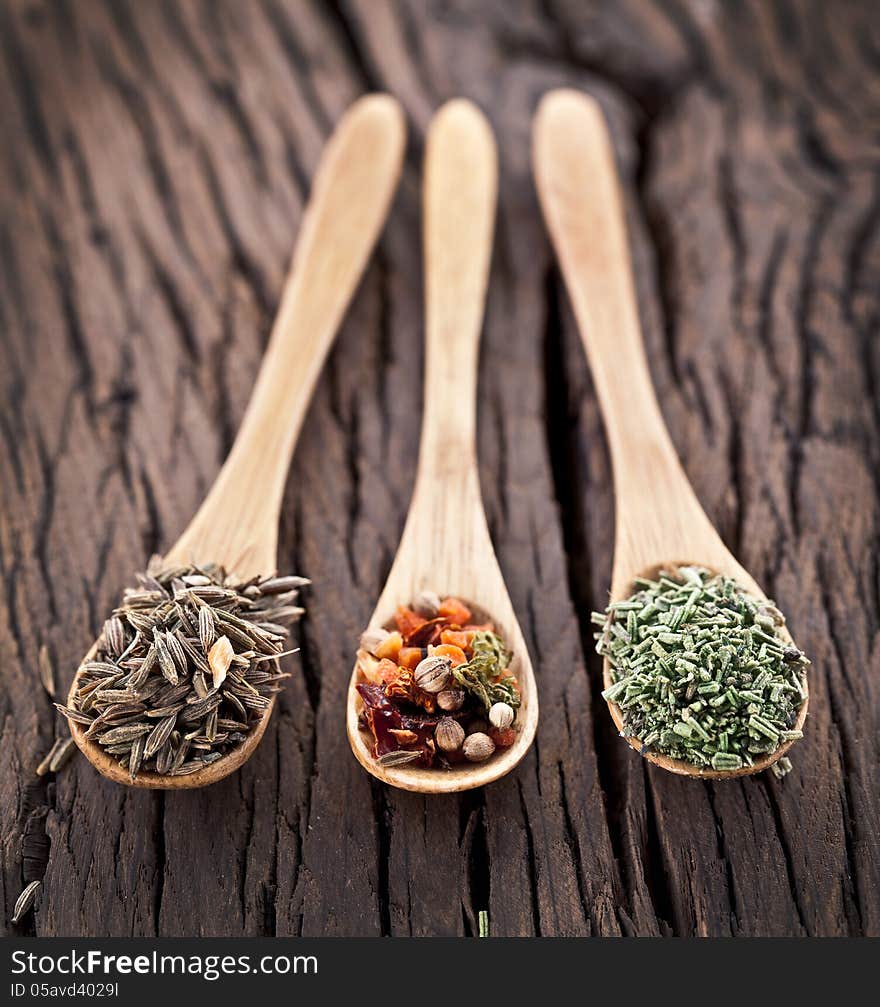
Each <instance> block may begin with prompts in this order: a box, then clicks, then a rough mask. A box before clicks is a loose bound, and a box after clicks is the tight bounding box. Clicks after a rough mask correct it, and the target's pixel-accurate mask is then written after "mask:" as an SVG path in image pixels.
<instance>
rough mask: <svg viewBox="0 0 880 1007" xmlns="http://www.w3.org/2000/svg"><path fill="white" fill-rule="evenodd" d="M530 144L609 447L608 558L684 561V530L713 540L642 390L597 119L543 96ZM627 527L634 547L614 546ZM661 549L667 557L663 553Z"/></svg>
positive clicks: (629, 282)
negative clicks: (611, 512) (634, 536)
mask: <svg viewBox="0 0 880 1007" xmlns="http://www.w3.org/2000/svg"><path fill="white" fill-rule="evenodd" d="M533 140H534V149H533V159H534V172H535V179H536V184H537V188H538V195H539V198H540V202H541V207H542V209H543V212H544V218H545V220H546V223H547V228H548V230H549V232H550V237H551V239H552V242H553V246H554V248H555V250H556V254H557V257H558V259H559V262H560V265H561V268H562V274H563V276H564V278H565V284H566V287H567V288H568V293H569V296H570V298H571V302H572V306H573V308H574V313H575V317H576V319H577V323H578V328H579V330H580V334H581V339H582V341H583V344H584V348H585V350H586V353H587V358H588V360H589V362H590V368H591V370H592V372H593V379H594V382H595V385H596V390H597V393H598V396H599V402H600V405H601V407H602V415H603V418H604V420H605V429H606V432H607V435H608V442H609V445H610V449H611V457H612V464H613V468H614V484H615V491H616V500H617V529H618V554H620V547H621V545H623V546H624V552H625V554H626V559H627V560H628V561H633V562H636V563H638V562H639V560H640V558H646V559H647V561H649V562H650V561H651V559H653V558H655V557H656V558H658V559H663V558H666V559H682V560H685V559H688V558H689V557H688V556H684V555H682V556H677V555H675V553H676V552H677V551H679V550H682V549H687V548H688V547H689V542H691V541H692V536H691V535H690V534H689V531H688V530H689V529H690V530H691V531H693V532H695V531H696V530H697V529H699V531H700V534H702V535H705V536H708V537H709V538H710V539H711V540H712V547H713V553H714V551H715V550H716V547H717V546H720V542H719V541H718V540H717V535H716V534H715V532H714V530H712V529H711V526H710V525H709V522H708V519H707V518H706V516H705V514H704V513H703V511H702V508H701V507H700V504H699V502H698V501H697V499H696V497H695V496H694V493H693V490H692V489H691V486H690V484H689V483H688V481H687V477H686V476H685V474H684V471H683V469H682V467H681V464H680V462H679V460H678V456H677V455H676V452H675V448H674V446H673V444H672V441H671V439H670V437H669V434H668V432H667V429H666V425H665V423H664V421H663V415H662V413H661V412H660V407H659V405H658V403H657V398H656V396H655V394H654V388H653V385H652V383H651V375H650V371H649V369H648V363H647V359H646V357H645V349H644V345H643V343H642V335H641V329H640V327H639V316H638V309H637V307H636V297H635V290H634V286H633V279H632V266H631V263H630V255H629V246H628V243H627V235H626V225H625V222H624V212H623V202H622V199H621V196H620V190H619V188H618V184H617V175H616V171H615V165H614V151H613V148H612V146H611V141H610V138H609V136H608V130H607V128H606V126H605V121H604V118H603V116H602V112H601V111H600V109H599V106H598V104H597V103H596V102H595V101H594V100H593V99H592V98H589V97H588V96H587V95H584V94H581V93H580V92H577V91H572V90H560V91H553V92H551V93H549V94H548V95H546V96H545V97H544V98H543V99H542V101H541V104H540V106H539V108H538V112H537V114H536V117H535V124H534V136H533ZM634 529H638V532H639V534H640V541H639V542H638V543H629V544H627V543H621V541H620V539H621V537H622V536H626V535H629V534H631V533H632V532H633V530H634ZM721 548H722V549H723V546H721ZM667 549H669V550H671V553H666V555H665V556H664V550H667ZM690 558H693V557H690ZM697 558H699V557H697ZM707 558H709V557H707ZM616 567H617V564H615V568H616Z"/></svg>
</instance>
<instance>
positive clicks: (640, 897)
mask: <svg viewBox="0 0 880 1007" xmlns="http://www.w3.org/2000/svg"><path fill="white" fill-rule="evenodd" d="M871 15H872V9H871V5H870V4H869V3H857V2H848V3H845V4H840V5H835V9H834V12H833V14H832V12H831V11H830V9H829V6H828V5H824V4H821V3H818V2H807V0H804V2H789V0H775V2H772V3H758V2H754V3H743V4H736V5H722V4H705V3H697V2H686V0H655V2H641V0H627V2H623V3H619V4H614V5H607V4H592V3H589V4H584V3H579V2H574V0H547V2H543V3H539V2H537V0H535V2H531V0H518V2H516V3H509V2H504V3H502V2H500V0H499V2H498V3H481V4H479V5H475V4H470V3H464V2H442V3H441V2H428V3H426V2H415V0H379V2H375V0H369V2H367V0H340V2H338V3H323V2H321V3H319V2H317V0H248V3H245V4H242V3H235V2H232V0H222V2H212V3H202V2H199V0H150V2H147V3H134V2H131V0H86V2H81V3H76V4H71V3H64V2H61V0H12V2H9V3H7V4H5V5H4V6H3V7H2V8H0V95H2V97H0V109H2V115H3V121H4V125H5V127H6V133H7V135H8V136H9V137H11V141H10V142H8V143H7V144H5V145H4V146H3V149H2V151H0V333H2V336H0V380H2V398H0V487H2V513H3V521H2V525H0V573H2V578H0V661H2V664H3V668H4V674H3V677H2V681H0V703H2V711H3V718H2V722H0V732H2V738H0V740H2V744H0V847H2V850H3V855H2V897H3V902H4V905H5V907H6V912H5V914H4V926H6V927H8V918H9V916H10V915H11V908H12V906H13V904H14V902H15V899H16V897H17V895H18V893H19V891H20V890H21V887H22V886H23V885H24V884H25V883H27V882H29V881H31V880H34V879H37V878H42V879H43V881H44V896H43V901H42V904H41V906H40V908H39V909H38V911H37V912H36V914H34V915H33V916H29V917H28V918H27V919H26V920H25V921H23V923H22V924H21V925H20V926H18V927H14V928H9V932H11V933H16V934H38V935H51V934H94V935H98V934H113V935H125V934H146V935H150V934H166V935H170V934H182V933H186V934H196V933H198V934H205V935H213V934H217V935H220V934H278V935H288V934H308V935H313V934H365V935H366V934H387V933H392V934H420V935H423V934H470V933H473V932H474V931H475V929H476V915H477V912H478V911H479V910H481V909H486V908H488V909H489V911H490V917H491V920H492V929H493V932H494V933H496V934H517V935H519V934H522V935H527V934H533V933H540V934H545V935H554V934H620V933H622V934H680V935H688V934H748V935H754V934H811V935H834V934H877V933H878V932H880V853H878V842H877V836H878V834H880V795H878V789H877V772H878V768H880V765H878V764H880V759H878V710H880V647H878V628H880V589H878V569H880V565H878V559H880V553H878V542H880V536H878V526H880V513H878V500H880V482H878V479H877V472H878V471H880V464H878V443H880V437H878V434H880V350H878V341H877V338H876V334H877V323H878V319H880V306H878V294H877V291H878V283H877V280H878V274H880V239H878V226H877V225H878V219H880V213H878V206H880V203H878V191H880V180H878V149H877V145H876V135H877V125H878V112H880V109H878V103H877V100H876V97H875V95H876V88H873V89H872V87H871V84H872V83H873V82H876V78H877V51H878V43H877V35H876V18H872V16H871ZM560 85H571V86H576V87H582V88H585V89H587V90H589V91H591V92H592V93H594V94H596V95H597V96H598V97H599V99H600V101H602V103H603V105H604V107H605V108H606V111H607V113H608V115H609V119H610V122H611V126H612V132H613V135H614V139H615V143H616V146H617V150H618V155H619V160H620V166H621V172H622V180H623V184H624V190H625V194H626V198H627V204H628V208H629V217H630V227H631V237H632V246H633V256H634V262H635V267H636V277H637V285H638V290H639V298H640V307H641V311H642V318H643V324H644V328H645V337H646V341H647V344H648V350H649V356H650V360H651V366H652V372H653V375H654V379H655V382H656V385H657V388H658V392H659V394H660V398H661V403H662V407H663V412H664V415H665V416H666V419H667V421H668V423H669V426H670V430H671V433H672V436H673V439H674V441H675V443H676V446H677V447H678V449H679V451H680V453H681V456H682V459H683V461H684V463H685V466H686V468H687V471H688V474H689V475H690V477H691V479H692V480H693V483H694V486H695V488H696V491H697V493H698V495H699V496H700V499H701V500H702V502H703V503H704V505H705V507H706V509H707V511H708V513H709V514H710V516H711V517H712V519H713V520H714V521H715V523H716V525H717V526H718V528H719V530H720V531H721V533H722V535H723V536H724V538H725V541H726V542H727V543H728V544H729V545H730V547H731V548H732V549H733V550H734V551H735V552H736V553H737V554H738V555H739V557H740V558H741V559H742V561H743V562H744V564H745V565H746V566H747V567H749V569H751V570H752V571H753V572H754V573H755V575H756V577H757V578H758V579H759V580H760V581H761V582H762V583H764V584H765V585H766V586H767V587H768V589H769V590H770V591H771V593H773V594H775V596H776V597H777V600H778V601H779V602H780V604H781V605H782V606H783V608H784V609H785V610H786V611H787V612H788V613H789V617H790V622H791V625H792V627H793V630H794V632H795V635H796V637H797V639H798V640H799V641H800V642H802V645H803V646H804V647H805V649H807V650H808V652H809V653H810V654H811V656H812V657H813V659H814V667H813V670H812V680H811V681H812V688H813V703H812V706H811V717H810V721H809V725H808V726H809V734H808V736H807V739H806V740H805V741H804V742H803V743H802V744H801V745H799V746H798V747H797V748H796V750H795V760H794V761H795V769H794V771H793V773H792V774H791V775H790V776H789V777H787V778H786V779H784V780H782V781H777V780H774V779H772V778H771V779H766V780H764V779H757V780H744V781H741V782H736V783H727V784H708V783H706V784H693V783H690V782H687V781H683V780H678V779H673V778H671V777H669V776H666V775H664V774H662V773H660V772H659V771H656V770H654V769H648V768H647V767H646V766H645V765H643V764H642V763H641V762H640V761H639V760H638V759H637V757H635V756H634V755H633V754H632V753H631V752H630V751H629V750H628V749H627V748H626V746H624V745H623V744H622V743H621V742H620V741H619V739H618V738H617V737H616V736H615V734H614V731H613V727H612V724H611V721H610V719H609V718H608V716H607V714H606V713H605V710H604V704H603V703H602V701H601V697H600V696H599V692H600V688H601V687H600V684H599V683H600V675H599V671H600V669H599V664H598V662H597V660H596V658H595V655H594V654H593V652H592V639H591V631H590V626H589V611H590V609H591V608H592V607H596V606H600V605H601V604H602V602H603V599H604V597H605V592H606V591H607V587H608V581H609V572H610V563H611V552H612V548H613V516H612V515H613V509H612V508H613V495H612V490H611V484H610V470H609V464H608V458H607V454H606V450H605V445H604V438H603V432H602V426H601V419H600V417H599V414H598V410H597V406H596V401H595V397H594V395H593V391H592V387H591V383H590V378H589V374H588V371H587V367H586V363H585V360H584V357H583V353H582V351H581V349H580V345H579V341H578V338H577V334H576V331H575V329H574V326H573V322H572V319H571V315H570V312H569V309H568V305H567V302H566V299H565V295H564V291H563V289H562V285H561V282H560V279H559V276H558V273H557V270H556V267H555V265H554V263H553V259H552V255H551V252H550V249H549V247H548V244H547V240H546V237H545V235H544V231H543V227H542V224H541V221H540V216H539V213H538V209H537V205H536V201H535V197H534V191H533V185H532V182H531V176H530V166H529V120H530V116H531V113H532V111H533V109H534V107H535V104H536V103H537V101H538V99H539V97H540V95H541V93H543V91H544V90H546V89H548V88H551V87H556V86H560ZM370 89H385V90H388V91H391V92H392V93H395V94H397V95H398V96H399V97H400V99H401V100H402V102H403V103H404V105H405V107H406V110H407V112H408V115H409V118H410V125H411V130H412V137H411V147H410V155H409V158H408V162H407V168H406V172H405V176H404V179H403V183H402V186H401V191H400V193H399V196H398V198H397V200H396V203H395V207H394V211H393V214H392V216H391V219H390V220H389V224H388V228H387V231H386V234H385V236H384V238H383V240H382V242H381V245H380V248H379V250H378V252H377V255H376V257H375V260H374V262H373V263H372V264H371V266H370V269H369V271H368V274H367V276H366V278H365V281H364V284H363V286H362V289H361V291H360V292H359V294H358V296H357V298H356V301H355V303H354V305H353V308H352V311H351V313H350V315H349V318H348V319H347V321H346V323H345V326H344V329H343V332H342V333H341V335H340V338H339V342H338V344H337V346H336V348H335V349H334V351H333V353H332V355H331V358H330V360H329V362H328V365H327V368H326V371H325V373H324V375H323V376H322V379H321V382H320V384H319V387H318V389H317V392H316V395H315V401H314V403H313V405H312V408H311V410H310V412H309V416H308V418H307V421H306V424H305V426H304V429H303V433H302V438H301V442H300V445H299V448H298V450H297V454H296V457H295V459H294V464H293V467H292V471H291V477H290V482H289V487H288V493H287V497H286V501H285V514H284V520H283V527H282V548H281V555H280V559H279V561H280V564H281V565H282V566H284V567H289V568H291V569H295V570H297V571H298V572H301V573H303V574H305V575H307V576H309V577H311V578H312V580H313V582H314V583H313V586H312V588H311V589H309V592H308V595H307V598H306V601H307V605H308V615H307V618H306V619H305V621H304V622H303V624H302V625H301V627H300V629H299V636H300V643H301V644H302V647H303V650H302V654H301V655H300V658H299V659H297V660H296V661H295V662H294V665H293V667H294V669H295V671H296V674H295V676H294V678H293V679H292V681H291V683H290V686H289V688H288V689H287V691H286V692H285V694H284V695H283V697H282V699H281V701H280V704H279V709H278V711H277V713H276V715H275V717H274V720H273V723H272V725H271V726H270V728H269V730H268V731H267V735H266V739H265V741H264V742H263V744H262V745H261V747H260V749H259V750H258V753H257V755H256V756H255V757H254V759H253V760H252V762H251V763H249V764H248V765H247V766H246V767H245V768H244V769H243V770H242V771H241V772H240V773H239V774H237V775H236V776H235V777H234V778H232V779H229V780H226V781H224V782H222V783H221V784H218V785H217V786H215V787H213V788H211V789H210V790H207V791H205V792H203V793H196V794H190V793H175V794H169V795H167V796H164V795H161V794H149V793H130V794H129V793H123V792H122V791H120V790H119V789H118V788H115V787H113V786H112V785H111V784H109V783H107V782H106V781H103V780H101V779H100V778H98V777H97V776H96V775H95V773H94V772H93V771H92V770H91V769H90V767H88V766H86V765H85V764H84V763H82V762H76V763H74V764H72V765H71V766H69V767H68V768H67V770H65V771H64V772H63V773H61V774H59V775H58V777H57V779H51V778H43V779H42V780H38V779H37V778H36V777H35V776H34V775H33V769H34V767H35V766H36V764H37V762H38V761H39V759H40V758H41V756H42V755H43V754H44V752H45V750H46V749H47V748H48V746H49V745H50V744H51V742H52V738H53V736H54V734H55V732H56V731H57V730H59V728H60V725H59V724H58V723H57V721H56V719H55V717H54V715H53V712H52V708H51V705H50V703H49V701H48V698H47V697H46V696H45V695H44V694H43V693H42V691H41V689H40V688H39V686H38V684H37V683H38V681H39V679H38V670H37V669H38V654H39V650H40V647H41V646H43V645H45V646H47V647H48V648H49V651H50V653H51V654H52V656H53V659H54V660H55V662H56V664H57V668H58V679H59V683H60V684H61V686H62V687H63V686H66V685H67V683H68V682H69V680H70V677H71V675H72V670H73V667H74V665H75V663H76V661H77V660H78V658H79V656H80V655H81V653H82V652H83V650H84V649H85V647H86V646H87V644H88V643H89V641H90V640H91V639H92V638H93V636H94V633H95V631H96V629H97V627H98V626H99V624H100V621H101V619H102V613H103V612H104V611H106V609H107V608H108V607H109V606H110V605H112V603H113V600H114V598H115V597H116V595H117V594H118V592H119V590H120V589H121V588H122V587H123V586H124V585H125V583H126V582H127V579H128V577H129V576H130V574H131V572H132V571H133V570H135V569H136V568H138V567H139V566H140V565H141V564H142V563H143V562H144V559H145V557H146V556H147V555H148V554H149V553H150V552H151V551H153V550H155V549H157V548H161V547H162V546H163V545H167V544H168V543H170V542H172V541H173V540H174V538H175V536H176V535H177V533H178V532H179V531H180V530H181V529H182V527H183V526H184V525H185V523H186V521H187V519H188V517H189V515H190V514H191V513H192V511H193V510H194V509H195V507H196V506H197V504H198V501H199V499H200V498H201V496H202V495H203V494H204V492H205V489H206V487H207V486H208V485H209V484H210V481H211V479H212V478H213V476H214V474H215V473H216V471H217V468H218V466H219V464H220V462H221V461H222V458H223V457H224V455H225V453H226V451H227V450H228V448H229V445H230V443H231V441H232V438H233V436H234V434H235V430H236V427H237V424H238V421H239V419H240V416H241V414H242V411H243V408H244V405H245V403H246V401H247V396H248V394H249V392H250V388H251V384H252V382H253V377H254V375H255V373H256V369H257V366H258V364H259V357H260V353H261V350H262V346H263V345H264V341H265V338H266V334H267V332H268V329H269V326H270V324H271V319H272V314H273V311H274V308H275V304H276V301H277V297H278V293H279V291H280V288H281V284H282V281H283V277H284V273H285V270H286V268H287V263H288V258H289V254H290V251H291V248H292V244H293V240H294V237H295V234H296V230H297V226H298V223H299V219H300V214H301V210H302V205H303V201H304V198H305V195H306V192H307V188H308V180H309V178H310V177H311V174H312V172H313V170H314V166H315V164H316V162H317V158H318V156H319V153H320V149H321V145H322V143H323V142H324V139H325V138H326V136H327V135H328V134H329V132H330V130H331V129H332V126H333V123H334V122H335V121H336V119H337V118H338V117H339V115H340V114H341V112H342V111H343V109H344V108H345V107H346V105H347V104H348V103H349V102H350V101H351V100H352V99H353V98H354V97H356V96H357V95H358V94H360V93H362V92H363V91H365V90H370ZM457 94H465V95H468V96H470V97H472V98H474V99H475V100H477V101H478V102H479V103H480V104H481V105H482V106H483V107H484V108H485V109H486V111H487V113H488V114H489V115H490V118H491V119H492V122H493V125H494V127H495V129H496V131H497V135H498V143H499V151H500V155H501V166H502V182H501V190H500V208H499V216H498V231H497V242H496V250H495V258H494V263H493V274H492V281H491V287H490V296H489V306H488V314H487V323H486V328H485V334H484V344H483V350H482V358H481V383H480V409H479V449H480V459H481V478H482V485H483V492H484V496H485V499H486V505H487V510H488V512H489V518H490V524H491V528H492V534H493V538H494V541H495V543H496V546H497V549H498V553H499V558H500V560H501V564H502V567H503V569H504V572H505V575H506V577H507V579H508V583H509V587H510V591H511V595H512V598H513V601H514V604H515V606H516V609H517V612H518V614H519V616H520V619H521V622H522V624H523V628H524V631H525V633H526V638H527V641H528V644H529V647H530V649H531V651H532V656H533V658H534V661H535V668H536V673H537V675H538V681H539V686H540V689H541V703H542V721H541V726H540V729H539V734H538V740H537V744H536V745H535V748H534V750H533V752H532V753H531V754H530V755H529V757H528V758H527V759H526V761H525V762H524V763H523V765H522V766H521V768H520V769H519V770H518V771H517V772H516V773H515V774H513V775H512V776H510V777H508V778H507V779H505V780H503V781H500V782H499V783H497V784H496V785H493V786H492V787H490V788H488V789H487V790H486V791H485V792H478V793H473V794H468V795H464V796H462V797H450V798H443V799H432V800H426V799H424V798H422V797H419V796H417V795H411V794H403V793H398V792H395V791H393V790H388V789H385V788H382V787H380V786H378V785H377V784H375V782H374V781H371V780H370V779H368V778H367V777H366V775H365V774H363V773H362V771H361V770H360V769H359V767H358V766H357V764H356V763H355V762H354V760H353V758H352V757H351V755H350V753H349V750H348V745H347V742H346V739H345V735H344V729H343V722H342V717H343V706H344V697H345V689H346V685H347V680H348V672H349V669H350V661H351V654H352V647H353V641H354V640H355V639H356V636H357V633H358V630H359V628H360V627H361V626H362V624H363V623H364V621H365V619H366V618H367V616H368V614H369V612H370V611H371V609H372V605H373V601H374V599H375V597H376V595H377V593H378V590H379V589H380V587H381V584H382V582H383V580H384V577H385V574H386V573H387V570H388V568H389V566H390V563H391V559H392V557H393V554H394V550H395V547H396V544H397V540H398V537H399V534H400V531H401V528H402V525H403V520H404V515H405V511H406V506H407V502H408V496H409V493H410V490H411V486H412V479H413V475H414V467H415V459H416V452H417V445H418V428H419V410H420V404H421V394H422V375H421V367H422V361H423V354H422V347H421V338H420V331H421V308H422V302H421V290H420V286H421V270H420V237H419V177H420V159H421V153H422V141H423V136H424V130H425V128H426V125H427V122H428V120H429V118H430V115H431V113H432V110H433V109H434V108H435V107H436V106H437V105H439V104H440V103H441V102H442V101H443V100H445V99H446V98H448V97H452V96H454V95H457ZM648 491H650V490H648Z"/></svg>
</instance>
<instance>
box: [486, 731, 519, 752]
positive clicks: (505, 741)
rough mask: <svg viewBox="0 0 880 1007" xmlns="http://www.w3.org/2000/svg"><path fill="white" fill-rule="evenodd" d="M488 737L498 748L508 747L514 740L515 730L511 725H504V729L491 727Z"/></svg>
mask: <svg viewBox="0 0 880 1007" xmlns="http://www.w3.org/2000/svg"><path fill="white" fill-rule="evenodd" d="M489 737H490V738H491V739H492V740H493V741H494V742H495V744H496V745H497V747H498V748H510V746H511V745H512V744H513V743H514V741H516V731H515V730H514V728H512V727H506V728H504V730H499V729H498V728H497V727H493V728H492V729H491V730H490V731H489Z"/></svg>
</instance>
